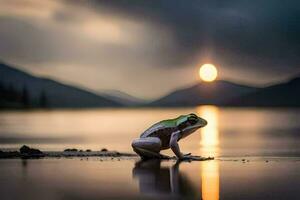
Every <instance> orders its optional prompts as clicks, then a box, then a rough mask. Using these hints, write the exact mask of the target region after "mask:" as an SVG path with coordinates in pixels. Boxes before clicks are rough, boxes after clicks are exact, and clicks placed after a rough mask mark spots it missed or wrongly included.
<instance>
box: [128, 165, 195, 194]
mask: <svg viewBox="0 0 300 200" xmlns="http://www.w3.org/2000/svg"><path fill="white" fill-rule="evenodd" d="M180 163H181V162H180V161H177V162H176V163H175V164H173V166H161V160H159V159H150V160H141V161H139V162H137V163H136V164H135V167H134V168H133V170H132V176H133V178H134V179H137V181H138V184H139V190H140V193H141V194H143V195H170V196H171V197H189V196H190V197H193V198H195V197H199V196H200V194H199V193H198V192H197V189H196V188H195V187H194V185H193V184H192V183H191V182H190V181H189V179H188V177H187V176H185V175H184V174H182V173H181V172H180V170H179V164H180Z"/></svg>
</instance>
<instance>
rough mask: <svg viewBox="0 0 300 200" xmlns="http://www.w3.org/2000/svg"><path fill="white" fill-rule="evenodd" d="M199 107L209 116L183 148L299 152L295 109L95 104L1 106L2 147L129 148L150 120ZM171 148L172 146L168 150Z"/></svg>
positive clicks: (299, 121)
mask: <svg viewBox="0 0 300 200" xmlns="http://www.w3.org/2000/svg"><path fill="white" fill-rule="evenodd" d="M191 112H194V113H197V114H198V115H199V116H201V117H203V118H205V119H206V120H207V121H208V126H206V127H205V128H202V129H199V130H198V131H197V132H195V133H194V134H192V135H191V136H189V137H188V138H186V139H184V140H182V141H180V144H181V148H182V151H184V152H191V153H193V154H198V155H205V156H217V157H218V156H300V110H299V109H275V108H270V109H251V108H218V107H214V106H202V107H201V106H200V107H195V108H186V109H93V110H54V111H12V112H0V147H1V148H9V149H11V148H19V147H20V146H21V145H22V144H28V145H30V146H33V147H37V148H40V149H41V150H63V149H65V148H70V147H75V148H78V149H92V150H100V149H101V148H104V147H105V148H108V149H110V150H118V151H126V152H132V149H131V145H130V144H131V141H132V139H133V138H136V137H139V135H140V134H141V133H142V132H143V131H144V130H145V129H146V128H148V127H150V126H151V125H152V124H154V123H156V122H158V121H160V120H163V119H167V118H174V117H176V116H178V115H180V114H188V113H191ZM166 153H167V154H170V151H167V152H166Z"/></svg>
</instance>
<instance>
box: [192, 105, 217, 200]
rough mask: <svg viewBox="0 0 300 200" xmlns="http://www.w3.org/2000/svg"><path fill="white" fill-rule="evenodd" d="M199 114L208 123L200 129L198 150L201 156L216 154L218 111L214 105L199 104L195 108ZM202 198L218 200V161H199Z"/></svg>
mask: <svg viewBox="0 0 300 200" xmlns="http://www.w3.org/2000/svg"><path fill="white" fill-rule="evenodd" d="M197 113H198V114H199V116H201V117H203V118H204V119H206V120H207V121H208V125H207V126H206V127H204V128H202V129H201V141H200V145H201V148H200V152H201V155H202V156H217V155H218V153H219V147H218V146H219V131H218V118H219V116H218V115H219V111H218V108H217V107H215V106H200V107H198V108H197ZM200 171H201V189H202V199H204V200H219V197H220V174H219V163H218V161H214V160H213V161H207V162H202V163H201V168H200Z"/></svg>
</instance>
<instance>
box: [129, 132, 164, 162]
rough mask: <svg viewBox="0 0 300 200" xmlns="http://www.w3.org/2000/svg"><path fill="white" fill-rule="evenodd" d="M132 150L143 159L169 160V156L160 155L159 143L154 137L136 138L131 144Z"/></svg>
mask: <svg viewBox="0 0 300 200" xmlns="http://www.w3.org/2000/svg"><path fill="white" fill-rule="evenodd" d="M131 146H132V148H133V150H134V151H135V152H136V153H137V154H138V155H139V156H141V158H143V159H149V158H156V159H169V156H165V155H162V154H160V153H159V152H160V149H161V141H160V139H159V138H156V137H147V138H138V139H135V140H134V141H133V142H132V144H131Z"/></svg>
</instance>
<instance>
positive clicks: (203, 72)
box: [199, 64, 218, 82]
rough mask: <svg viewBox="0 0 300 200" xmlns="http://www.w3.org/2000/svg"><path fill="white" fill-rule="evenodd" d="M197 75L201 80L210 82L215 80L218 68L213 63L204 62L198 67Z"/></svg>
mask: <svg viewBox="0 0 300 200" xmlns="http://www.w3.org/2000/svg"><path fill="white" fill-rule="evenodd" d="M199 76H200V79H201V80H203V81H206V82H212V81H214V80H216V78H217V76H218V70H217V68H216V67H215V66H214V65H213V64H204V65H202V66H201V67H200V69H199Z"/></svg>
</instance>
